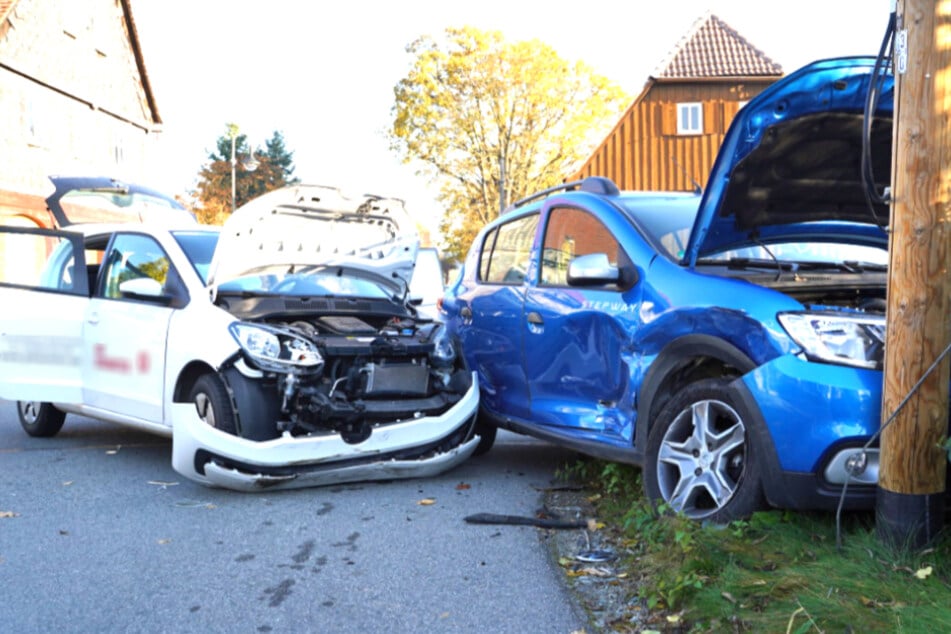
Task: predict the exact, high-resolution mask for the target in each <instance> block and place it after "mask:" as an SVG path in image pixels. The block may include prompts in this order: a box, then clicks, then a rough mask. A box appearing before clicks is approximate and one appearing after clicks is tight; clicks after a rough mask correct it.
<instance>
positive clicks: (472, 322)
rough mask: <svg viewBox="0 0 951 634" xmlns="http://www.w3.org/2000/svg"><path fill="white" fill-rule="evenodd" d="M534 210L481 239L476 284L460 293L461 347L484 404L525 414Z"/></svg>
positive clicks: (498, 410) (503, 411) (491, 408)
mask: <svg viewBox="0 0 951 634" xmlns="http://www.w3.org/2000/svg"><path fill="white" fill-rule="evenodd" d="M537 227H538V214H537V213H532V214H529V215H525V216H520V217H518V218H515V219H513V220H511V221H508V222H505V223H502V224H500V225H499V226H497V227H495V228H494V229H493V230H492V231H490V232H489V233H487V234H486V235H485V237H484V239H483V243H482V246H481V253H480V256H479V264H478V270H477V272H476V278H477V279H476V283H475V284H474V285H472V287H471V288H470V289H469V290H468V291H467V292H466V293H464V294H463V295H461V296H460V297H459V298H458V301H459V305H460V308H459V315H460V317H461V319H462V320H463V323H464V324H465V327H464V328H462V329H460V333H461V337H462V346H463V348H464V349H465V350H466V351H467V352H466V354H467V356H468V357H469V359H470V360H472V359H474V360H475V361H474V366H475V367H473V369H474V370H476V371H477V372H478V375H479V386H480V388H481V394H482V403H483V405H484V406H485V407H486V408H487V409H488V410H489V411H491V412H494V413H497V414H504V415H512V416H515V417H518V418H523V419H524V418H526V417H527V416H528V413H529V407H528V384H527V382H526V379H525V370H524V368H523V366H522V349H523V344H522V336H523V328H522V327H521V324H522V323H523V315H524V309H523V304H524V301H525V279H526V274H527V272H528V268H529V263H530V261H531V250H532V245H533V243H534V240H535V231H536V229H537Z"/></svg>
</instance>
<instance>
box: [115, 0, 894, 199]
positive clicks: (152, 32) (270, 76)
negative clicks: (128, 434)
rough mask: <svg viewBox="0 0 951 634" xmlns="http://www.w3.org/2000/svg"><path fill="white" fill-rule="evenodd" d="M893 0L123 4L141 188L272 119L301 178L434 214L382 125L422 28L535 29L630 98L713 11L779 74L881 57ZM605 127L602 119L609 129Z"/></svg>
mask: <svg viewBox="0 0 951 634" xmlns="http://www.w3.org/2000/svg"><path fill="white" fill-rule="evenodd" d="M892 4H893V0H799V1H797V2H773V1H770V0H759V1H756V0H666V1H663V0H662V1H661V2H657V1H656V0H654V1H650V2H648V1H645V0H626V1H617V0H615V1H606V0H575V1H573V2H565V1H562V0H541V1H539V0H478V1H467V2H459V1H458V0H390V1H378V0H374V1H360V0H337V1H335V2H327V1H326V0H267V1H266V2H262V1H256V2H250V1H248V0H133V2H132V8H133V16H134V18H135V20H136V27H137V29H138V32H139V37H140V41H141V44H142V50H143V55H144V57H145V65H146V69H147V71H148V73H149V79H150V81H151V84H152V89H153V91H154V94H155V98H156V102H157V105H158V109H159V113H160V114H161V117H162V119H163V122H164V132H162V136H161V140H160V142H159V151H158V153H157V159H156V161H155V163H154V164H153V166H152V168H153V170H154V171H153V172H152V174H150V176H149V177H148V178H147V179H146V184H149V185H151V186H153V187H156V188H159V189H161V190H163V191H165V192H167V193H170V194H185V193H186V192H187V191H189V190H191V189H193V187H194V182H195V178H196V176H197V174H198V171H199V170H200V168H201V166H202V165H203V164H204V163H205V162H206V161H207V156H208V153H209V152H210V151H211V150H212V149H213V148H214V145H215V142H216V140H217V139H218V137H219V136H222V135H223V134H224V133H225V124H226V123H228V122H234V123H237V124H238V126H239V127H240V130H241V132H242V133H244V134H247V135H248V138H249V141H250V142H251V143H252V144H253V145H255V146H256V147H257V146H263V144H264V141H265V140H266V139H268V138H270V136H271V134H272V133H273V132H274V131H275V130H278V131H280V132H281V133H282V134H283V135H284V139H285V143H286V145H287V148H288V149H289V150H291V151H293V152H294V164H295V167H296V169H295V175H296V176H297V177H299V178H300V179H301V180H302V181H303V182H306V183H313V184H321V185H336V186H340V187H343V188H345V189H352V190H355V191H359V192H370V193H376V194H385V195H391V196H397V197H400V198H404V199H405V200H406V201H407V203H408V206H409V209H410V211H413V210H415V211H416V212H418V213H419V214H421V215H423V216H425V217H428V218H433V217H435V216H436V215H437V214H438V213H439V211H438V205H437V203H436V202H435V200H434V198H435V195H434V194H435V189H434V188H432V187H431V186H429V185H428V184H427V182H426V181H425V179H423V178H421V177H417V176H415V175H414V171H413V169H412V168H410V167H408V166H403V165H400V164H399V161H398V160H397V159H396V157H395V156H394V155H393V154H392V153H391V152H390V150H389V149H388V147H387V142H386V140H385V138H384V136H383V130H385V129H387V128H388V125H389V122H390V109H391V107H392V105H393V87H394V86H395V85H396V83H397V82H398V81H399V80H400V79H401V78H402V77H403V76H404V75H405V74H406V71H407V70H408V68H409V66H410V63H411V59H410V57H409V56H408V55H407V54H406V52H405V47H406V45H408V44H409V43H410V42H412V41H413V40H415V39H416V38H417V37H419V36H421V35H424V34H425V35H438V34H440V33H441V32H442V31H443V30H444V29H445V28H446V27H450V26H453V27H455V26H464V25H471V26H475V27H477V28H480V29H483V30H489V29H493V30H499V31H501V32H502V33H503V34H504V36H505V37H506V39H508V40H512V41H517V40H529V39H540V40H542V41H544V42H545V43H547V44H548V45H550V46H551V47H553V48H554V49H555V50H556V51H557V53H558V54H559V55H560V56H561V57H563V58H565V59H568V60H571V61H574V60H581V61H584V62H585V63H587V64H588V65H590V66H592V67H593V68H594V70H595V71H596V72H598V73H600V74H602V75H604V76H606V77H608V78H609V79H611V80H613V81H615V82H617V83H618V84H620V85H621V86H622V87H623V88H624V89H625V90H626V91H627V92H628V93H630V94H631V97H632V98H633V97H634V96H636V95H637V94H638V93H639V92H640V90H641V88H642V87H643V85H644V82H645V81H646V79H647V76H648V75H649V74H651V73H652V72H653V71H654V70H655V69H656V68H657V67H658V65H659V64H660V63H661V62H662V61H663V60H664V59H665V58H666V57H667V55H668V53H669V52H670V51H671V49H672V48H674V46H675V45H676V44H677V43H678V42H679V41H680V39H681V38H682V37H683V35H684V34H685V33H686V32H687V31H688V30H689V28H690V27H691V25H692V24H693V23H694V22H695V21H696V20H697V19H698V18H699V17H701V16H702V15H704V13H705V12H706V11H707V10H710V11H711V12H712V13H713V14H714V15H716V16H718V17H719V18H721V19H722V20H724V21H725V22H726V23H727V24H729V25H730V26H732V27H733V28H734V29H736V30H737V32H739V34H740V35H742V36H743V37H745V38H746V39H747V41H749V42H750V43H751V44H752V45H753V46H755V47H757V48H759V49H760V50H761V51H762V52H763V53H764V54H766V55H767V56H768V57H770V58H771V59H772V60H773V61H775V62H777V63H779V64H781V65H782V67H783V70H784V71H785V72H787V73H789V72H792V71H793V70H795V69H796V68H799V67H800V66H802V65H804V64H806V63H808V62H810V61H812V60H815V59H820V58H825V57H835V56H840V55H852V54H870V55H871V54H875V53H877V52H878V48H879V46H880V44H881V40H882V37H883V35H884V32H885V27H886V24H887V20H888V13H889V11H890V10H891V8H892ZM605 133H607V130H606V131H605Z"/></svg>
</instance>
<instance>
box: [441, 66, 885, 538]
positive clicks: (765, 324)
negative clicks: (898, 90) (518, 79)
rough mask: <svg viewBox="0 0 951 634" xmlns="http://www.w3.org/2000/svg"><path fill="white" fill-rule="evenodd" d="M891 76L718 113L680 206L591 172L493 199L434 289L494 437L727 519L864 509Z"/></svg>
mask: <svg viewBox="0 0 951 634" xmlns="http://www.w3.org/2000/svg"><path fill="white" fill-rule="evenodd" d="M892 101H893V82H892V77H891V76H890V75H888V74H887V73H884V72H882V71H881V69H880V67H879V66H878V65H876V60H875V59H874V58H841V59H832V60H823V61H819V62H815V63H813V64H811V65H809V66H806V67H804V68H802V69H800V70H799V71H797V72H795V73H793V74H791V75H789V76H787V77H785V78H784V79H782V80H780V81H778V82H777V83H775V84H774V85H772V86H771V87H770V88H768V89H767V90H765V91H763V92H762V93H761V94H760V95H759V96H757V97H756V98H755V99H753V100H752V101H750V102H749V103H748V104H747V105H746V106H745V107H744V108H743V109H742V110H741V111H740V112H739V113H738V115H737V116H736V118H735V120H734V122H733V124H732V126H731V128H730V130H729V132H728V134H727V136H726V138H725V140H724V143H723V145H722V146H721V149H720V153H719V156H718V158H717V160H716V162H715V164H714V168H713V171H712V173H711V176H710V178H709V182H708V185H707V189H706V190H705V191H704V192H703V193H702V195H694V194H681V193H660V192H624V191H619V190H618V188H617V187H616V186H615V184H614V183H613V182H611V181H610V180H608V179H605V178H600V177H591V178H587V179H585V180H583V181H578V182H573V183H568V184H565V185H562V186H558V187H554V188H551V189H549V190H545V191H542V192H538V193H537V194H535V195H533V196H531V197H529V198H526V199H525V200H522V201H519V202H518V203H515V204H514V205H513V206H512V207H511V208H510V209H508V210H507V211H506V213H504V214H503V215H502V216H501V217H500V218H498V219H497V220H495V221H493V222H492V223H490V224H489V225H487V226H486V227H485V228H484V229H482V231H481V232H480V233H479V234H478V236H477V237H476V239H475V241H474V242H473V244H472V247H471V249H470V251H469V253H468V255H467V257H466V260H465V262H464V265H463V268H462V270H461V272H460V275H459V277H458V279H457V280H456V281H455V282H454V284H452V285H451V286H450V287H449V289H448V291H447V294H446V296H445V297H444V298H443V302H442V308H441V310H442V311H443V315H442V317H443V319H444V320H445V321H446V322H447V324H448V327H449V329H450V332H451V333H452V334H453V335H454V336H455V337H457V338H458V339H459V341H460V343H461V344H462V347H463V350H464V355H465V357H466V360H467V362H468V364H469V366H470V368H471V369H472V370H474V371H475V372H476V373H477V374H478V379H479V384H480V391H481V405H480V408H481V411H480V422H479V424H480V426H481V427H482V433H483V437H482V443H481V446H480V447H479V450H478V451H479V452H480V453H481V452H484V451H487V450H488V449H489V448H490V447H491V444H492V441H493V438H494V430H495V429H497V428H499V427H501V428H506V429H510V430H513V431H515V432H519V433H523V434H529V435H532V436H535V437H538V438H541V439H544V440H547V441H551V442H553V443H556V444H558V445H561V446H564V447H568V448H571V449H574V450H577V451H579V452H582V453H584V454H588V455H591V456H596V457H599V458H604V459H609V460H614V461H619V462H625V463H632V464H635V465H639V466H640V467H641V468H642V472H643V481H644V486H645V488H646V492H647V494H648V495H649V497H650V498H652V499H654V500H656V501H658V502H664V503H666V504H667V505H668V506H669V507H670V508H671V509H673V510H675V511H678V512H682V513H684V514H686V515H687V516H689V517H692V518H696V519H701V518H702V519H709V520H712V521H728V520H731V519H735V518H741V517H745V516H748V515H749V514H750V513H751V512H753V511H755V510H757V509H760V508H764V507H766V506H768V505H772V506H777V507H784V508H794V509H831V508H835V507H836V505H837V504H838V502H839V498H840V494H841V493H842V491H843V485H845V483H846V481H849V485H848V487H847V496H846V498H845V507H846V508H870V507H872V506H873V505H874V500H875V491H876V483H877V479H878V464H879V459H878V458H879V456H878V450H877V449H876V448H875V447H877V444H876V445H875V447H873V448H872V449H871V450H870V451H868V452H862V451H861V448H862V447H863V445H865V444H866V443H867V442H868V441H869V439H870V438H872V437H873V435H874V434H875V432H876V431H877V430H878V428H879V425H880V418H881V413H880V409H881V393H882V378H883V374H882V363H883V348H884V338H885V291H886V285H887V268H886V265H887V262H888V254H887V246H888V237H887V234H886V231H885V228H884V227H885V226H886V224H887V220H888V211H889V210H888V204H887V202H886V201H884V199H883V198H884V197H883V196H882V194H883V192H884V189H885V187H886V186H887V185H888V183H889V179H890V171H891V169H890V168H891V129H892Z"/></svg>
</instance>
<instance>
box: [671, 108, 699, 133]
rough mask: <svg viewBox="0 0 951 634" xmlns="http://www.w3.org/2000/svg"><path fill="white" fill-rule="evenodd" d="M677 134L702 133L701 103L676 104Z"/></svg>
mask: <svg viewBox="0 0 951 634" xmlns="http://www.w3.org/2000/svg"><path fill="white" fill-rule="evenodd" d="M677 134H703V104H702V103H699V102H693V103H678V104H677Z"/></svg>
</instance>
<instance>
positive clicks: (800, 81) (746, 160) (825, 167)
mask: <svg viewBox="0 0 951 634" xmlns="http://www.w3.org/2000/svg"><path fill="white" fill-rule="evenodd" d="M874 68H875V58H873V57H850V58H839V59H830V60H822V61H818V62H814V63H812V64H810V65H808V66H805V67H803V68H801V69H800V70H798V71H796V72H794V73H792V74H791V75H788V76H787V77H784V78H783V79H781V80H779V81H777V82H776V83H775V84H773V85H771V86H770V87H769V88H767V89H766V90H764V91H763V92H762V93H760V94H759V95H758V96H757V97H756V98H754V99H752V100H751V101H750V102H749V103H748V104H747V105H746V106H745V107H744V108H742V109H741V110H740V112H739V113H737V115H736V117H735V118H734V120H733V123H732V125H731V126H730V129H729V131H728V132H727V135H726V137H725V139H724V141H723V144H722V146H721V147H720V153H719V155H718V156H717V160H716V162H715V163H714V166H713V170H712V172H711V174H710V179H709V181H708V183H707V187H706V190H705V191H704V193H703V197H702V199H701V203H700V212H699V214H698V215H697V220H696V222H695V224H694V227H693V232H692V233H691V237H690V242H689V244H688V246H687V250H686V253H685V259H686V261H687V262H688V263H689V264H691V265H693V264H695V263H696V261H697V259H698V258H703V257H706V256H709V255H713V254H715V253H718V252H722V251H725V250H731V249H739V248H743V247H749V246H754V245H757V244H769V243H775V242H794V241H809V242H821V241H831V242H839V243H850V244H863V245H870V246H881V247H883V248H884V247H886V246H887V244H888V237H887V235H886V233H885V231H884V230H883V229H882V228H881V225H884V224H887V221H888V206H887V205H884V204H876V205H874V212H873V208H872V207H870V205H869V202H868V199H867V198H866V188H865V185H864V184H863V181H862V170H861V165H862V163H861V161H862V151H863V143H862V138H863V129H864V126H863V112H864V110H865V103H866V97H867V95H868V92H869V87H870V85H873V84H874V83H875V82H874V78H873V76H872V75H873V70H874ZM880 82H881V83H880V84H879V87H880V97H879V101H878V109H877V110H876V113H875V114H876V116H875V117H874V118H873V122H872V125H871V135H870V138H871V143H870V147H869V152H870V154H869V156H870V158H871V165H872V172H873V174H874V177H875V181H876V183H875V188H876V190H877V191H878V192H882V191H883V190H884V188H885V187H886V186H888V184H889V182H890V177H891V145H892V143H891V141H892V108H893V100H894V99H893V78H892V77H891V76H890V75H888V76H887V77H884V78H880Z"/></svg>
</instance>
